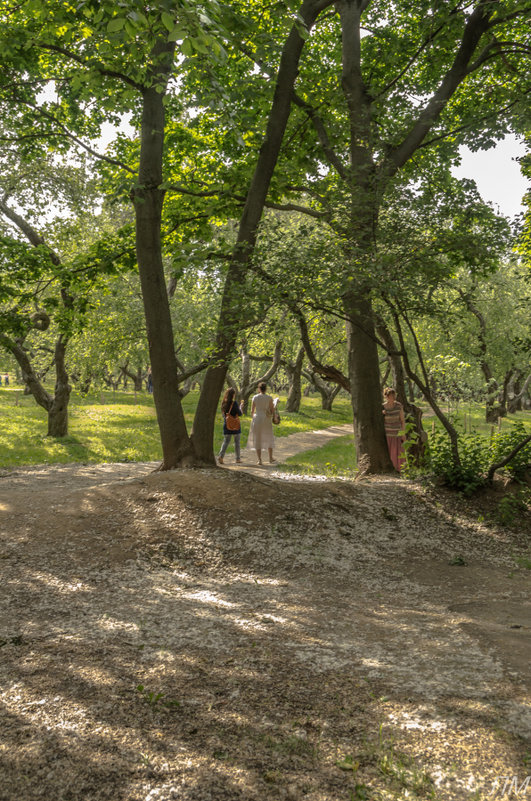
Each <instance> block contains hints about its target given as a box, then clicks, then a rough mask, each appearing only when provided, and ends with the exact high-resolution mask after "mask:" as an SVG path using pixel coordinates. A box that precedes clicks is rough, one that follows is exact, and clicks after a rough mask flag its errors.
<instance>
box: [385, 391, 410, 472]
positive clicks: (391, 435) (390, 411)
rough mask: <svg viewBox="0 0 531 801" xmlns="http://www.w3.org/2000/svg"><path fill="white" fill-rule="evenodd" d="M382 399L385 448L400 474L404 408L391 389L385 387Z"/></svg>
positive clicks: (402, 455) (402, 461) (402, 464)
mask: <svg viewBox="0 0 531 801" xmlns="http://www.w3.org/2000/svg"><path fill="white" fill-rule="evenodd" d="M384 398H385V402H384V404H383V407H382V413H383V414H384V426H385V436H386V438H387V447H388V449H389V456H390V457H391V461H392V463H393V466H394V468H395V470H398V472H400V470H401V469H402V467H403V466H404V464H405V462H406V460H405V456H404V448H403V447H402V445H403V442H404V439H405V437H404V431H405V428H406V420H405V417H404V407H403V406H402V404H401V403H399V402H398V401H397V399H396V392H395V390H394V389H393V388H392V387H387V389H386V390H385V391H384Z"/></svg>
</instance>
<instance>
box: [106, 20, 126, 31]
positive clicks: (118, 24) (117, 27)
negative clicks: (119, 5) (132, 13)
mask: <svg viewBox="0 0 531 801" xmlns="http://www.w3.org/2000/svg"><path fill="white" fill-rule="evenodd" d="M124 25H125V19H124V18H123V17H114V19H112V20H111V21H110V22H109V24H108V25H107V30H108V31H109V33H115V32H116V31H121V30H122V28H123V27H124Z"/></svg>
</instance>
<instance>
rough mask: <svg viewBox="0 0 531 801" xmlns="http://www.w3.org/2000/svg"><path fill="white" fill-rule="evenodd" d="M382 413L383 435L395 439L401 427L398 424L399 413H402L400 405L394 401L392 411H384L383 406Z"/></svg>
mask: <svg viewBox="0 0 531 801" xmlns="http://www.w3.org/2000/svg"><path fill="white" fill-rule="evenodd" d="M383 411H384V415H385V416H384V425H385V433H386V435H387V436H388V437H397V436H398V432H399V431H400V430H401V429H402V425H401V423H400V412H401V411H402V404H401V403H399V402H398V401H395V405H394V407H393V408H392V409H386V408H385V404H384V407H383Z"/></svg>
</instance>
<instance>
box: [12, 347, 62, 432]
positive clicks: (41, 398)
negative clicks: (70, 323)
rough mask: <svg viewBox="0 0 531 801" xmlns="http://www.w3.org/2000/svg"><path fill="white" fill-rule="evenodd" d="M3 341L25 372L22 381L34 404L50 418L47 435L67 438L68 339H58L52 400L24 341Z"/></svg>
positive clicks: (22, 371)
mask: <svg viewBox="0 0 531 801" xmlns="http://www.w3.org/2000/svg"><path fill="white" fill-rule="evenodd" d="M2 342H3V344H4V346H5V347H7V348H8V349H9V350H10V351H11V353H12V354H13V356H14V357H15V359H16V360H17V362H18V364H19V367H20V369H21V373H22V380H23V382H24V384H25V385H26V387H27V388H28V390H29V392H30V393H31V394H32V395H33V397H34V398H35V401H36V402H37V403H38V404H39V406H41V407H42V408H43V409H45V410H46V412H47V415H48V436H50V437H66V435H67V434H68V403H69V400H70V392H71V386H70V384H69V383H68V375H67V373H66V370H65V358H64V357H65V351H66V344H67V340H66V339H64V338H63V337H61V336H60V337H59V338H58V340H57V342H56V345H55V373H56V382H55V392H54V395H53V397H52V396H51V395H50V394H49V393H48V392H47V391H46V390H45V388H44V386H43V385H42V383H41V381H40V380H39V378H38V377H37V375H36V373H35V371H34V370H33V367H32V365H31V362H30V360H29V358H28V355H27V352H26V351H25V350H24V347H23V345H22V343H21V342H11V341H10V340H8V339H7V338H4V337H3V338H2Z"/></svg>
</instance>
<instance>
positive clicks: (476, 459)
mask: <svg viewBox="0 0 531 801" xmlns="http://www.w3.org/2000/svg"><path fill="white" fill-rule="evenodd" d="M458 449H459V456H460V459H461V465H460V466H459V465H456V464H455V463H454V459H453V456H452V448H451V442H450V439H449V437H448V435H447V434H446V433H444V432H442V431H436V432H435V433H434V434H432V436H431V437H430V440H429V445H428V465H429V467H430V469H431V471H432V473H433V474H434V475H436V476H438V477H439V478H442V480H443V481H444V483H445V484H446V485H447V486H449V487H451V488H452V489H456V490H459V491H460V492H463V493H464V494H465V495H470V494H471V493H472V492H474V490H476V489H477V488H478V487H480V486H482V485H483V484H484V483H485V472H486V470H487V468H488V465H489V463H490V461H491V459H490V446H489V443H488V442H487V441H486V440H485V439H484V438H483V437H481V436H479V435H478V434H460V435H459V436H458Z"/></svg>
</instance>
